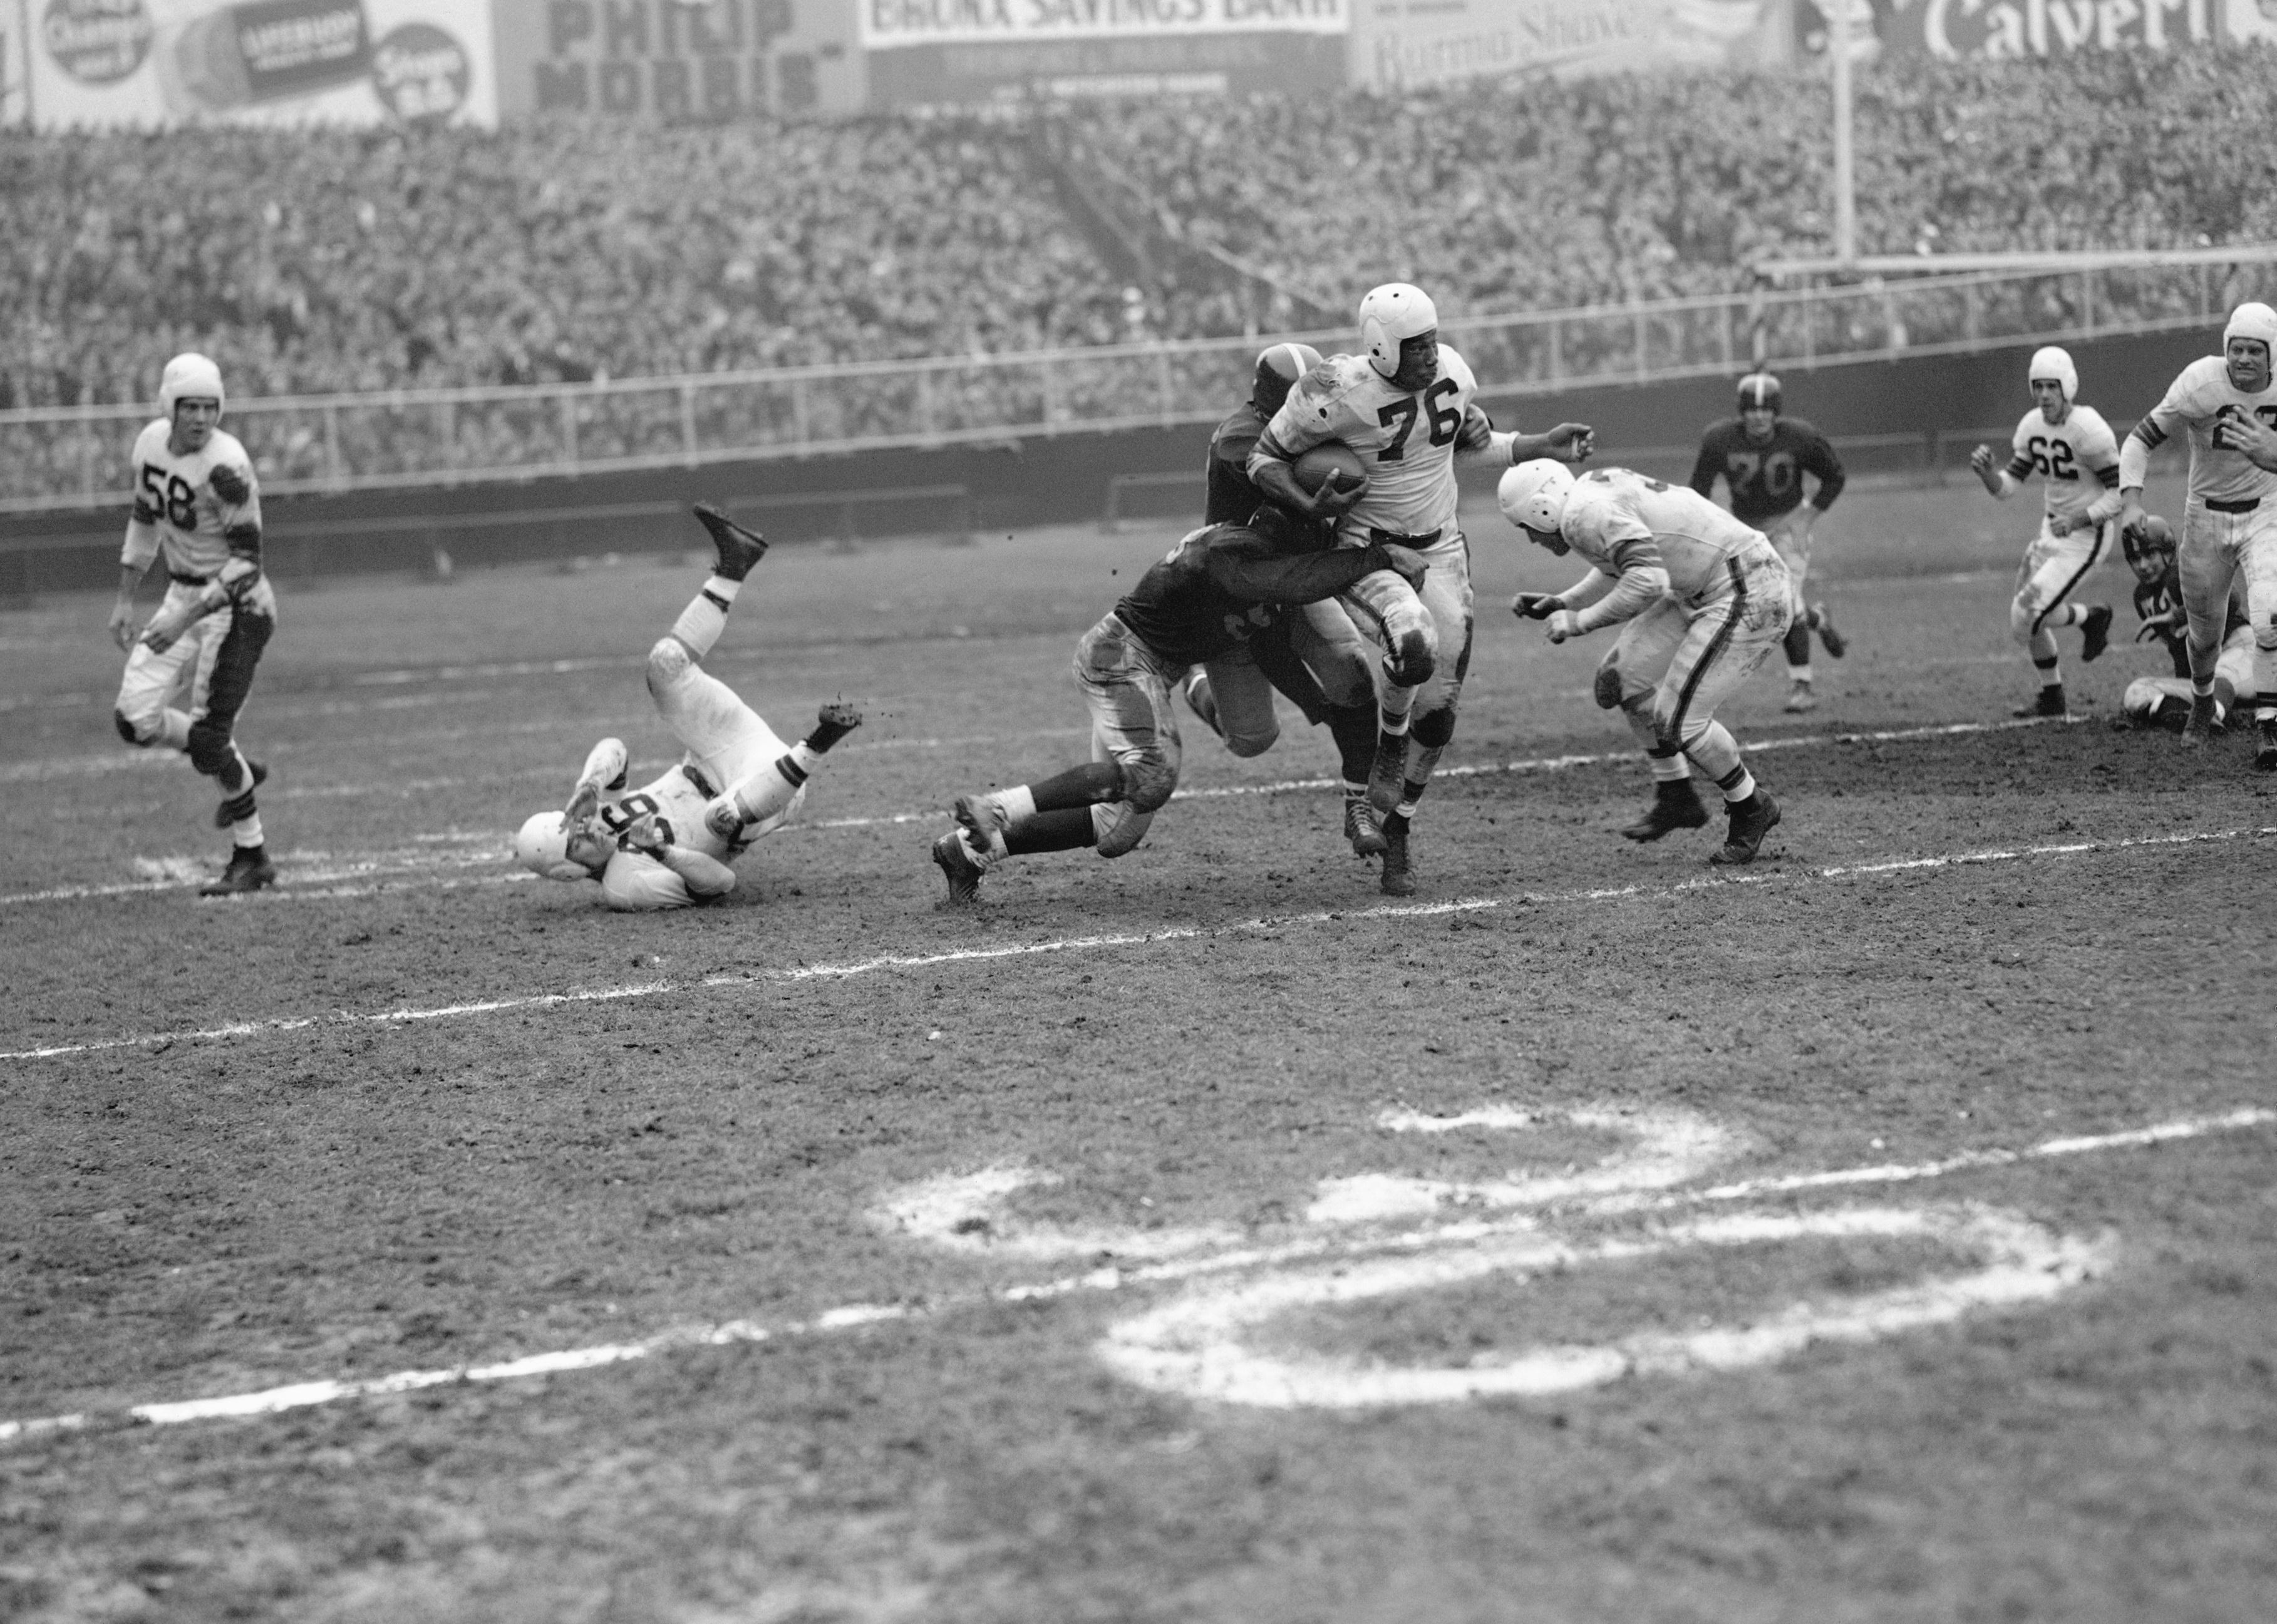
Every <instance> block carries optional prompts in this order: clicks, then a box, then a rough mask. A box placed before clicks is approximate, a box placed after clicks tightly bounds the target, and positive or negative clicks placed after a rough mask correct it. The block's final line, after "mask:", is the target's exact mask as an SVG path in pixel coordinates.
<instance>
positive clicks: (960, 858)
mask: <svg viewBox="0 0 2277 1624" xmlns="http://www.w3.org/2000/svg"><path fill="white" fill-rule="evenodd" d="M933 861H934V862H936V863H938V864H940V872H941V874H942V876H943V877H944V878H946V879H947V880H948V902H949V906H951V907H953V908H962V907H963V906H964V905H965V904H967V903H977V902H979V900H980V876H981V873H983V870H982V869H981V866H980V865H979V864H978V863H976V862H974V861H973V860H972V857H971V853H970V852H968V851H966V850H965V849H964V841H963V835H962V831H960V830H956V829H951V830H950V831H949V832H948V834H946V835H942V836H941V837H940V839H939V840H937V841H935V842H933Z"/></svg>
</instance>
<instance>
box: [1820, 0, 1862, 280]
mask: <svg viewBox="0 0 2277 1624" xmlns="http://www.w3.org/2000/svg"><path fill="white" fill-rule="evenodd" d="M1821 3H1822V4H1824V5H1825V6H1826V8H1827V11H1826V53H1827V55H1828V57H1830V58H1831V60H1832V65H1833V70H1834V257H1835V258H1836V259H1837V260H1838V261H1839V262H1840V263H1841V264H1842V266H1843V268H1844V269H1845V270H1847V269H1848V268H1849V267H1850V266H1851V265H1852V264H1853V263H1855V261H1856V260H1857V258H1858V179H1857V173H1856V171H1855V168H1854V164H1853V161H1852V154H1851V141H1850V126H1851V122H1852V120H1851V103H1850V0H1821Z"/></svg>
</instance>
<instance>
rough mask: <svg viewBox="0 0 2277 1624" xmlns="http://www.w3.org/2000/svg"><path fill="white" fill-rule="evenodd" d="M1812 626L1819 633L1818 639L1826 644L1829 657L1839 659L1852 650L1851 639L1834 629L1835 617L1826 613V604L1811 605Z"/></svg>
mask: <svg viewBox="0 0 2277 1624" xmlns="http://www.w3.org/2000/svg"><path fill="white" fill-rule="evenodd" d="M1810 628H1811V629H1812V630H1813V631H1815V632H1816V633H1817V634H1818V640H1819V641H1820V642H1821V643H1823V644H1825V645H1826V657H1827V659H1829V660H1839V659H1841V658H1842V657H1843V656H1844V655H1845V654H1847V653H1848V652H1850V639H1849V638H1847V637H1844V636H1843V635H1842V634H1841V633H1840V632H1839V631H1837V630H1835V629H1834V617H1833V616H1832V615H1831V614H1827V613H1826V606H1825V605H1824V604H1823V603H1815V604H1813V605H1811V606H1810Z"/></svg>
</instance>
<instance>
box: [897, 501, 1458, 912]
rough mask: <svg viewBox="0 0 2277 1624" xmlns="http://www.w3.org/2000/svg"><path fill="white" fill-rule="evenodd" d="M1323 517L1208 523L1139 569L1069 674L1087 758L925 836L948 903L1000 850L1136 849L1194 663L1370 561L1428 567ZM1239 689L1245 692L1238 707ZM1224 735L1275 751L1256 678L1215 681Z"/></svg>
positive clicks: (1167, 763)
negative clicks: (1334, 537)
mask: <svg viewBox="0 0 2277 1624" xmlns="http://www.w3.org/2000/svg"><path fill="white" fill-rule="evenodd" d="M1329 539H1330V538H1329V527H1328V526H1327V525H1326V524H1325V523H1321V522H1315V521H1314V520H1311V519H1309V518H1307V517H1305V516H1304V515H1298V514H1293V513H1290V512H1288V511H1286V510H1285V509H1283V508H1281V507H1275V506H1272V505H1269V504H1268V505H1267V506H1265V507H1260V508H1259V509H1258V510H1257V512H1256V514H1255V515H1253V516H1252V518H1251V520H1250V522H1248V523H1247V524H1245V525H1243V524H1216V525H1208V526H1205V527H1204V528H1203V529H1201V530H1196V531H1194V532H1193V533H1192V535H1189V536H1187V537H1186V538H1184V539H1183V540H1181V541H1180V542H1179V543H1178V545H1177V547H1176V548H1175V549H1173V550H1172V552H1171V553H1170V555H1169V557H1168V558H1166V559H1164V560H1162V561H1161V563H1159V564H1156V565H1155V566H1154V568H1151V569H1149V570H1148V571H1147V572H1146V574H1145V575H1144V576H1140V577H1139V579H1138V584H1137V585H1136V586H1134V587H1132V588H1131V591H1129V592H1128V593H1126V594H1125V595H1124V596H1123V599H1122V600H1121V601H1119V602H1118V603H1116V606H1115V607H1114V609H1113V610H1112V611H1111V612H1110V613H1109V614H1108V615H1107V616H1106V618H1105V619H1103V620H1101V621H1100V622H1099V624H1097V625H1096V626H1093V628H1092V629H1090V630H1089V631H1087V632H1085V634H1084V636H1083V640H1082V641H1081V642H1080V643H1078V644H1077V645H1076V652H1075V680H1076V685H1077V686H1078V687H1079V688H1081V689H1082V690H1083V695H1084V699H1085V703H1086V704H1087V705H1089V706H1090V707H1091V757H1092V759H1091V760H1090V761H1089V762H1088V763H1086V764H1085V765H1084V766H1073V767H1070V768H1068V770H1067V771H1065V772H1063V773H1058V774H1054V775H1053V776H1052V777H1050V778H1047V779H1045V780H1043V781H1042V782H1038V783H1033V784H1022V785H1019V786H1017V787H1016V788H1013V789H999V790H996V791H994V792H992V793H989V794H986V795H962V796H959V797H957V798H956V821H957V824H958V827H956V828H954V829H951V830H950V831H949V832H948V834H946V835H942V836H941V837H940V839H939V840H937V841H935V842H933V861H934V862H936V863H938V864H939V865H940V871H941V873H942V874H943V875H945V876H946V877H947V879H948V900H949V902H950V903H952V904H962V903H970V902H972V901H974V900H976V899H977V898H978V897H979V894H980V880H981V876H982V875H983V874H985V873H987V872H988V870H989V869H991V868H992V867H994V865H996V864H998V863H1000V862H1001V861H1002V860H1003V859H1004V858H1007V857H1009V856H1014V855H1026V854H1028V853H1032V852H1038V851H1071V850H1076V849H1077V848H1078V847H1082V846H1089V847H1092V848H1093V849H1094V850H1097V851H1098V853H1099V855H1100V856H1101V857H1103V858H1119V857H1121V856H1123V854H1124V853H1126V852H1128V851H1130V850H1132V849H1134V848H1135V847H1136V846H1137V845H1138V842H1139V840H1140V839H1141V837H1143V836H1144V835H1146V828H1147V826H1148V825H1149V824H1151V823H1153V822H1154V814H1155V813H1156V812H1159V811H1161V808H1162V807H1163V805H1164V804H1167V803H1168V802H1169V798H1170V796H1171V793H1172V792H1173V791H1174V790H1176V789H1177V787H1178V765H1179V759H1180V754H1181V751H1182V746H1181V743H1180V741H1179V738H1178V721H1177V714H1176V713H1175V712H1173V711H1172V709H1171V708H1170V694H1171V691H1172V690H1174V689H1176V688H1177V686H1178V685H1179V683H1180V682H1183V681H1184V679H1185V675H1186V674H1187V672H1188V671H1190V670H1192V668H1193V667H1196V666H1207V665H1210V664H1211V663H1213V662H1215V661H1218V660H1222V659H1224V658H1225V657H1226V656H1229V655H1234V654H1237V653H1239V652H1241V650H1242V648H1243V645H1244V644H1246V643H1247V642H1248V641H1249V639H1250V638H1251V637H1254V636H1255V635H1256V634H1257V633H1259V632H1260V631H1265V630H1268V629H1270V628H1271V627H1272V625H1273V624H1274V622H1275V621H1276V620H1278V619H1280V618H1281V616H1282V614H1283V612H1284V611H1286V610H1287V609H1289V608H1290V607H1291V606H1295V605H1299V604H1307V603H1317V602H1319V601H1321V599H1328V598H1333V597H1335V596H1336V594H1337V593H1339V592H1345V591H1351V590H1352V586H1353V585H1354V584H1355V583H1358V582H1359V581H1360V580H1361V579H1362V578H1364V577H1365V576H1368V575H1370V574H1372V573H1375V572H1376V571H1379V570H1385V571H1391V572H1394V573H1396V574H1397V576H1399V577H1400V578H1401V579H1402V580H1403V581H1405V582H1406V583H1408V584H1409V586H1410V587H1411V588H1412V587H1413V586H1414V585H1416V584H1418V583H1420V582H1421V581H1422V580H1423V579H1424V569H1425V564H1424V561H1423V560H1422V559H1421V558H1420V556H1418V555H1417V554H1416V553H1414V552H1413V551H1412V550H1410V549H1408V548H1406V547H1404V546H1400V545H1396V544H1392V543H1385V542H1370V543H1369V544H1368V545H1366V546H1364V547H1356V548H1354V547H1332V546H1331V545H1329ZM1237 698H1241V699H1244V700H1246V701H1248V702H1249V703H1248V705H1247V707H1246V708H1245V711H1243V712H1241V713H1237V711H1236V709H1235V704H1236V701H1237ZM1218 709H1219V713H1220V716H1221V718H1222V725H1221V732H1222V736H1223V737H1224V739H1225V742H1226V745H1227V748H1229V749H1230V750H1231V751H1233V752H1234V753H1235V754H1236V755H1241V756H1253V755H1258V754H1261V753H1262V752H1263V751H1266V750H1268V749H1269V748H1271V746H1272V743H1273V741H1274V739H1275V737H1276V732H1277V729H1276V724H1275V722H1274V720H1273V696H1272V693H1271V692H1270V690H1267V689H1266V688H1265V687H1264V685H1263V684H1262V683H1258V684H1255V685H1253V686H1252V685H1246V684H1221V685H1220V687H1219V690H1218Z"/></svg>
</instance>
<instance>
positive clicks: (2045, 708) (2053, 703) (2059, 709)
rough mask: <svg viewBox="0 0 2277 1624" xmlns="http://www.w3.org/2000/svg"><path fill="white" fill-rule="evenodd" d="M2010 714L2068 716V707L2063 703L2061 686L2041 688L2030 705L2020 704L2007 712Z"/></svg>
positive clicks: (2069, 712)
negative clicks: (2038, 694)
mask: <svg viewBox="0 0 2277 1624" xmlns="http://www.w3.org/2000/svg"><path fill="white" fill-rule="evenodd" d="M2008 714H2009V715H2011V716H2068V715H2070V714H2071V711H2070V708H2069V707H2068V706H2067V705H2065V704H2064V690H2062V689H2061V688H2043V689H2041V690H2040V697H2039V698H2037V699H2035V700H2033V701H2032V703H2031V704H2029V705H2018V706H2017V707H2016V708H2015V709H2014V710H2013V711H2011V712H2009V713H2008Z"/></svg>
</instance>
